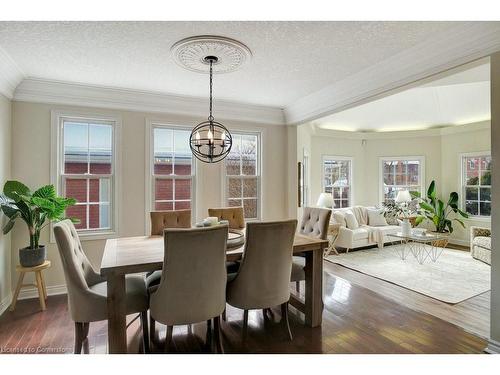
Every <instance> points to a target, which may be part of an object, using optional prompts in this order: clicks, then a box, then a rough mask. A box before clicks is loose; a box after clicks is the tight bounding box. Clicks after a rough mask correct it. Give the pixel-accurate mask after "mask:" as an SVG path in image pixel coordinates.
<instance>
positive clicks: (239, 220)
mask: <svg viewBox="0 0 500 375" xmlns="http://www.w3.org/2000/svg"><path fill="white" fill-rule="evenodd" d="M208 216H214V217H218V218H219V220H227V221H228V222H229V229H240V230H241V229H244V228H245V214H244V211H243V207H224V208H209V209H208Z"/></svg>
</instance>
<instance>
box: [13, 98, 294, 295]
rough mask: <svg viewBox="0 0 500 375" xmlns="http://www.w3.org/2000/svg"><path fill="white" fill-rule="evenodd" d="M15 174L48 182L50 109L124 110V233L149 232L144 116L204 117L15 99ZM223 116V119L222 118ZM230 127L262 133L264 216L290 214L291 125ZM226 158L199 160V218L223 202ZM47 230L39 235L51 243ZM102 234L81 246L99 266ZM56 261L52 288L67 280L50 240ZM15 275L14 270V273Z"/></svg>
mask: <svg viewBox="0 0 500 375" xmlns="http://www.w3.org/2000/svg"><path fill="white" fill-rule="evenodd" d="M12 107H13V112H12V116H13V118H12V123H13V129H12V131H13V134H12V135H13V136H12V139H13V143H12V147H13V153H12V177H13V178H15V179H19V180H22V181H23V182H25V183H26V184H27V185H28V186H30V187H33V188H34V187H37V186H41V185H43V184H48V183H50V121H51V110H53V109H60V110H80V111H81V110H84V111H86V112H87V111H89V112H92V111H94V112H95V113H98V114H104V115H111V116H120V117H121V120H122V142H121V147H122V163H121V165H122V168H121V169H122V186H121V192H122V202H121V204H120V216H121V217H120V219H121V225H120V236H139V235H144V234H145V210H146V207H145V182H144V171H145V163H146V160H145V136H146V120H147V119H151V120H155V121H163V122H166V123H174V124H179V125H186V126H193V125H196V124H197V123H198V122H199V121H201V119H200V118H188V117H183V116H178V115H168V114H158V113H155V114H151V113H141V112H130V111H116V110H103V109H92V108H80V107H77V108H72V107H68V106H54V105H49V104H35V103H25V102H13V105H12ZM220 120H223V119H220ZM223 122H225V124H226V125H228V127H229V129H230V130H249V131H260V132H261V134H262V157H263V160H262V167H263V168H262V219H264V220H275V219H284V218H287V217H288V216H289V215H288V203H287V202H288V187H287V168H286V166H287V153H288V152H289V150H288V149H287V139H288V130H287V127H285V126H279V125H258V124H251V123H236V122H234V121H230V122H229V121H223ZM222 166H223V163H218V164H215V165H209V164H205V163H201V162H199V163H198V164H197V184H196V186H197V192H196V200H197V201H196V213H195V217H196V219H197V220H200V219H202V218H203V217H206V216H207V210H208V208H209V207H220V206H222V205H224V204H223V202H222ZM48 234H49V233H48V230H46V231H45V232H44V233H43V234H42V236H41V242H42V243H49V236H48ZM26 242H27V237H26V229H25V228H24V227H23V226H22V223H18V224H16V228H14V231H13V235H12V262H11V263H12V269H14V267H15V264H16V263H17V261H18V255H17V249H18V248H20V247H24V246H26ZM104 243H105V241H104V240H94V241H84V242H83V247H84V250H85V252H86V253H87V254H88V256H89V258H90V259H91V261H92V263H93V264H94V265H95V266H96V267H99V265H100V261H101V257H102V252H103V249H104ZM48 258H49V259H50V260H51V261H52V267H51V269H50V270H49V271H47V275H46V281H47V284H48V291H49V293H50V292H57V291H59V289H54V288H55V287H57V286H59V285H63V284H64V275H63V272H62V269H61V263H60V260H59V255H58V253H57V248H56V246H55V244H49V246H48ZM13 277H14V275H13Z"/></svg>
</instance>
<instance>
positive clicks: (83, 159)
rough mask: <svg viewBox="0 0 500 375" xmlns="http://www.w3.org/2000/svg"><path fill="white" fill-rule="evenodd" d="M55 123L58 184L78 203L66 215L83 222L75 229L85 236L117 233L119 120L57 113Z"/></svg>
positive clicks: (58, 187) (54, 117) (54, 164)
mask: <svg viewBox="0 0 500 375" xmlns="http://www.w3.org/2000/svg"><path fill="white" fill-rule="evenodd" d="M53 124H54V125H53V126H55V125H57V132H54V133H55V138H53V139H54V141H56V142H57V147H54V149H55V150H57V158H56V160H53V167H54V170H57V175H55V176H53V179H56V181H54V184H55V185H56V186H57V190H58V192H59V193H60V194H61V195H63V196H66V197H71V198H74V199H76V201H77V203H76V205H74V206H72V207H69V208H68V209H67V210H66V216H68V217H74V218H76V219H78V220H79V223H77V224H75V227H76V229H77V230H78V231H79V232H80V233H81V234H82V235H86V234H87V235H92V234H99V233H113V232H115V231H116V229H117V228H116V217H117V215H116V205H115V196H116V191H115V189H116V179H115V173H116V160H117V158H116V150H115V144H116V142H115V139H116V129H117V121H116V120H108V119H101V118H98V117H97V118H93V117H91V118H85V117H72V116H67V117H66V116H64V115H61V114H57V115H55V116H54V115H53ZM54 130H55V129H54Z"/></svg>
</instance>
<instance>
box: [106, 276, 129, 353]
mask: <svg viewBox="0 0 500 375" xmlns="http://www.w3.org/2000/svg"><path fill="white" fill-rule="evenodd" d="M125 309H126V306H125V275H109V276H108V351H109V353H127V331H126V329H127V328H126V311H125Z"/></svg>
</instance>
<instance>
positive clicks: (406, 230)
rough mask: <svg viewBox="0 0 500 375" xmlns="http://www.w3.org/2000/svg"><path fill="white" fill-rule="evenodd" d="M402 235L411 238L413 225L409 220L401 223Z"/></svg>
mask: <svg viewBox="0 0 500 375" xmlns="http://www.w3.org/2000/svg"><path fill="white" fill-rule="evenodd" d="M401 234H402V235H403V236H411V224H410V221H409V220H408V219H403V221H402V222H401Z"/></svg>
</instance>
